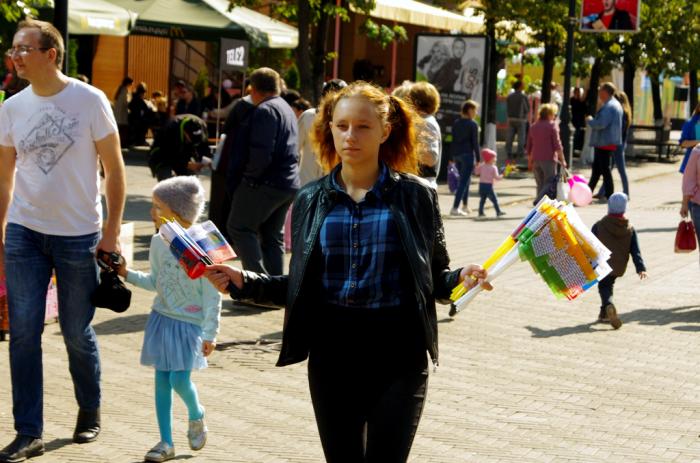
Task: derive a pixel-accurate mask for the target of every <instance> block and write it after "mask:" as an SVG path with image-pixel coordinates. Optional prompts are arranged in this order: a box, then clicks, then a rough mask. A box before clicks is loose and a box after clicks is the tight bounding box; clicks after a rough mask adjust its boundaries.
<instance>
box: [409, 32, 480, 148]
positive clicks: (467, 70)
mask: <svg viewBox="0 0 700 463" xmlns="http://www.w3.org/2000/svg"><path fill="white" fill-rule="evenodd" d="M486 40H487V39H486V38H485V37H478V36H466V35H432V34H425V35H423V34H419V35H418V36H417V37H416V56H415V71H414V80H415V81H416V82H420V81H428V82H430V83H431V84H433V85H435V87H436V88H437V89H438V91H439V92H440V110H439V111H438V114H437V115H436V118H437V120H438V123H439V124H440V128H441V129H442V133H443V134H444V138H445V139H446V140H447V141H449V140H450V139H451V132H452V123H453V122H454V121H455V119H457V118H458V117H459V116H460V114H461V110H462V104H464V102H465V101H466V100H470V99H471V100H474V101H476V102H477V103H478V104H479V109H478V114H482V109H483V107H484V97H485V92H484V88H485V85H486V82H485V81H486Z"/></svg>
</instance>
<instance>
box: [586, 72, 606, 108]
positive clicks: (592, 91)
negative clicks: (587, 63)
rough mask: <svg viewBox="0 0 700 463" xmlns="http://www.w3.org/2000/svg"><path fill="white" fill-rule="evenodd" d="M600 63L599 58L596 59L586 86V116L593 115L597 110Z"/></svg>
mask: <svg viewBox="0 0 700 463" xmlns="http://www.w3.org/2000/svg"><path fill="white" fill-rule="evenodd" d="M601 66H602V63H601V61H600V58H596V59H595V62H594V63H593V67H592V68H591V80H590V84H589V86H588V94H587V95H586V104H587V105H588V114H595V113H596V112H597V109H598V85H600V68H601Z"/></svg>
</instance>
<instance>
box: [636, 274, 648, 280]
mask: <svg viewBox="0 0 700 463" xmlns="http://www.w3.org/2000/svg"><path fill="white" fill-rule="evenodd" d="M637 275H639V279H640V280H646V279H647V278H648V277H649V275H647V272H639V273H638V274H637Z"/></svg>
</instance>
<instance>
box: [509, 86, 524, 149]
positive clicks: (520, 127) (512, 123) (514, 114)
mask: <svg viewBox="0 0 700 463" xmlns="http://www.w3.org/2000/svg"><path fill="white" fill-rule="evenodd" d="M506 107H507V109H508V137H507V139H506V154H507V156H508V159H512V158H513V140H514V139H515V134H516V133H517V134H518V151H517V153H516V157H518V158H521V157H522V156H523V155H524V154H525V140H527V117H528V115H529V114H530V101H529V100H528V99H527V96H526V95H525V94H524V93H523V83H522V82H521V81H517V82H515V83H514V84H513V91H512V92H511V94H510V95H508V98H506Z"/></svg>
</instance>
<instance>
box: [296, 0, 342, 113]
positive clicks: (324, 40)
mask: <svg viewBox="0 0 700 463" xmlns="http://www.w3.org/2000/svg"><path fill="white" fill-rule="evenodd" d="M302 2H303V0H300V3H302ZM307 3H308V2H307ZM322 3H324V4H332V3H334V2H333V1H332V0H324V1H323V2H322ZM330 25H331V17H330V16H329V15H327V14H325V13H321V16H320V18H319V20H318V23H317V24H316V28H315V30H314V40H313V55H312V58H311V72H312V74H311V83H312V89H311V90H312V93H311V95H313V99H314V102H318V101H320V99H321V89H322V88H323V82H324V81H325V79H326V47H327V45H328V33H329V31H330Z"/></svg>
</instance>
